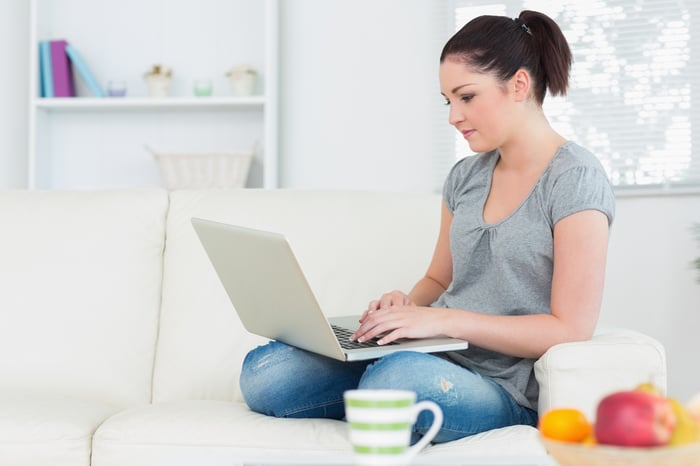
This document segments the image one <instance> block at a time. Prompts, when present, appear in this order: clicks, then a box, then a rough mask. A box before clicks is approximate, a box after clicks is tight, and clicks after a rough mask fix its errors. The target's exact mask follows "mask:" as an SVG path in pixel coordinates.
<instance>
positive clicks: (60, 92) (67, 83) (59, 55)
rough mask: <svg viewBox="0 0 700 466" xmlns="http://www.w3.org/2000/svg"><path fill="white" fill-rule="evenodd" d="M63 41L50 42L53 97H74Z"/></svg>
mask: <svg viewBox="0 0 700 466" xmlns="http://www.w3.org/2000/svg"><path fill="white" fill-rule="evenodd" d="M67 45H68V43H67V42H66V41H65V40H52V41H51V70H52V72H53V95H54V97H75V86H74V85H73V73H72V72H71V68H70V63H69V62H68V55H66V46H67Z"/></svg>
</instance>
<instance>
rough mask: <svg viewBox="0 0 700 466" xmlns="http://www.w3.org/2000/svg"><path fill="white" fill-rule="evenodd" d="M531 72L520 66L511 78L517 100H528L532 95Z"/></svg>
mask: <svg viewBox="0 0 700 466" xmlns="http://www.w3.org/2000/svg"><path fill="white" fill-rule="evenodd" d="M530 84H531V81H530V73H528V72H527V70H525V69H523V68H520V69H519V70H518V71H516V72H515V74H514V75H513V77H512V78H511V85H512V86H513V91H514V94H515V101H516V102H523V101H525V100H527V98H528V97H529V95H530Z"/></svg>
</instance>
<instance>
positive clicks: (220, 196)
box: [153, 190, 440, 401]
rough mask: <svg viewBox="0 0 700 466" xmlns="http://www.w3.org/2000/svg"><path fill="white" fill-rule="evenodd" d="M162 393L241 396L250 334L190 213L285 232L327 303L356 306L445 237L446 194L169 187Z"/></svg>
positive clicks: (400, 285) (407, 271)
mask: <svg viewBox="0 0 700 466" xmlns="http://www.w3.org/2000/svg"><path fill="white" fill-rule="evenodd" d="M170 199H171V203H170V212H169V215H168V224H167V248H166V250H165V258H164V277H163V279H164V283H163V308H162V313H161V327H160V336H159V341H158V354H157V358H156V367H155V372H154V388H153V389H154V400H155V401H169V400H185V399H219V400H231V399H236V400H240V393H239V388H238V374H239V372H240V366H241V362H242V360H243V357H244V356H245V354H246V353H247V352H248V351H249V350H250V349H251V348H253V347H254V346H255V345H256V344H259V343H262V342H264V341H265V340H264V339H262V338H260V337H254V336H251V335H249V334H248V333H247V332H246V331H245V329H244V328H243V327H242V325H241V323H240V321H239V319H238V317H237V315H236V313H235V310H234V308H233V306H232V305H231V303H230V301H229V299H228V297H227V296H226V293H225V291H224V289H223V287H222V285H221V283H220V281H219V279H218V277H217V276H216V273H215V271H214V268H213V267H212V265H211V263H210V262H209V259H208V258H207V256H206V253H205V252H204V249H203V248H202V245H201V244H200V243H199V240H198V239H197V237H196V235H195V232H194V230H193V228H192V225H191V223H190V219H191V218H192V217H193V216H196V217H203V218H206V219H211V220H216V221H220V222H225V223H232V224H238V225H244V226H248V227H251V228H258V229H265V230H271V231H276V232H280V233H283V234H284V235H286V236H287V238H288V240H289V242H290V244H291V246H292V249H293V250H294V253H295V255H296V256H297V258H298V260H299V262H300V265H301V267H302V270H303V271H304V273H305V274H306V276H307V279H308V281H309V283H310V285H311V288H312V289H313V290H314V293H315V295H316V297H317V299H318V301H319V303H320V304H321V307H322V308H323V309H324V311H325V312H326V313H327V314H329V315H341V314H357V313H360V312H361V311H362V310H364V309H365V308H366V306H367V303H368V302H369V301H370V299H375V298H376V297H378V296H379V295H380V294H381V293H382V292H386V291H390V290H392V289H404V290H408V289H409V288H410V287H411V286H412V285H413V284H414V283H415V281H417V280H418V279H419V278H420V277H421V276H423V274H424V273H425V271H426V269H427V267H428V264H429V261H430V258H431V257H432V252H433V249H434V246H435V241H436V240H437V234H438V229H439V223H440V196H438V195H434V196H432V195H425V194H403V193H367V192H349V191H327V192H319V191H295V190H271V191H262V190H219V191H179V192H173V193H172V194H171V197H170Z"/></svg>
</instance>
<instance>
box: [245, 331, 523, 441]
mask: <svg viewBox="0 0 700 466" xmlns="http://www.w3.org/2000/svg"><path fill="white" fill-rule="evenodd" d="M240 381H241V382H240V383H241V390H242V392H243V397H244V399H245V401H246V403H247V404H248V406H249V407H250V409H251V410H253V411H256V412H258V413H262V414H266V415H269V416H276V417H294V418H330V419H343V418H344V417H345V408H344V405H343V392H344V391H345V390H350V389H354V388H367V389H371V388H374V389H377V388H392V389H401V390H412V391H414V392H416V393H417V394H418V401H421V400H432V401H434V402H435V403H437V404H438V405H439V406H440V408H442V412H443V414H444V418H445V419H444V422H443V425H442V429H441V430H440V432H439V433H438V434H437V436H436V437H435V439H434V440H433V441H434V442H436V443H440V442H447V441H450V440H455V439H458V438H462V437H466V436H468V435H473V434H477V433H479V432H484V431H486V430H490V429H495V428H498V427H505V426H509V425H514V424H528V425H531V426H535V425H536V424H537V413H536V412H535V411H533V410H531V409H529V408H525V407H523V406H520V405H518V404H517V403H516V402H515V400H514V399H513V397H512V396H511V395H510V394H509V393H508V392H506V391H505V390H504V389H503V388H502V387H501V386H500V385H498V384H497V383H496V382H494V381H493V380H491V379H490V378H488V377H484V376H482V375H480V374H478V373H476V372H474V371H472V370H469V369H466V368H464V367H461V366H458V365H456V364H454V363H452V362H450V361H447V360H445V359H443V358H440V357H438V356H435V355H432V354H424V353H416V352H413V351H402V352H398V353H394V354H391V355H389V356H385V357H383V358H381V359H377V360H372V361H362V362H342V361H337V360H335V359H330V358H327V357H325V356H319V355H317V354H314V353H310V352H307V351H304V350H300V349H297V348H294V347H291V346H288V345H285V344H284V343H279V342H275V341H273V342H270V343H268V344H267V345H264V346H260V347H258V348H256V349H254V350H252V351H251V352H250V353H248V355H247V356H246V358H245V360H244V361H243V369H242V372H241V379H240ZM431 423H432V413H430V412H423V413H421V414H420V416H419V417H418V420H417V421H416V424H415V426H414V436H413V437H414V439H413V441H414V442H415V441H417V439H418V438H420V436H421V435H423V434H425V432H427V430H428V428H429V427H430V424H431Z"/></svg>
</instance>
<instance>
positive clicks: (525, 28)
mask: <svg viewBox="0 0 700 466" xmlns="http://www.w3.org/2000/svg"><path fill="white" fill-rule="evenodd" d="M513 21H515V24H517V25H518V26H520V27H521V28H523V31H525V32H527V33H528V34H530V35H532V33H531V32H530V28H529V27H527V24H525V23H523V22H522V20H521V19H520V18H513Z"/></svg>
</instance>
